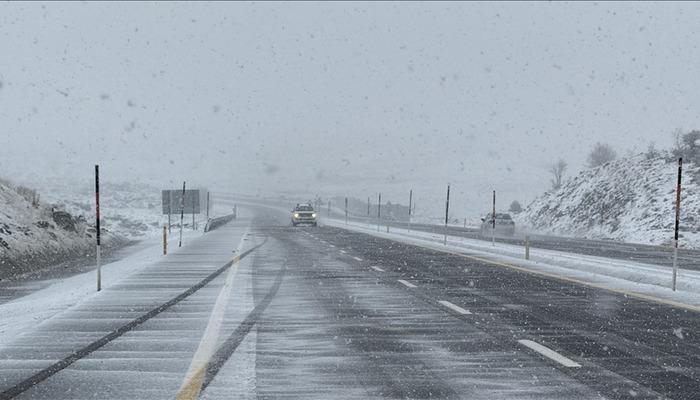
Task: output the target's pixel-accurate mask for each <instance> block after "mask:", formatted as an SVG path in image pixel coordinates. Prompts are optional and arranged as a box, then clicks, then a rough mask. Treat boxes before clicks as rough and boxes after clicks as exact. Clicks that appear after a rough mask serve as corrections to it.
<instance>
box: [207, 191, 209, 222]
mask: <svg viewBox="0 0 700 400" xmlns="http://www.w3.org/2000/svg"><path fill="white" fill-rule="evenodd" d="M207 221H209V191H208V190H207Z"/></svg>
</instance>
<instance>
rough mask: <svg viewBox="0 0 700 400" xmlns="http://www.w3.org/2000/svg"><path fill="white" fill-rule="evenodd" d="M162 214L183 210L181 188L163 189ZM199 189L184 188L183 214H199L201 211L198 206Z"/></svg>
mask: <svg viewBox="0 0 700 400" xmlns="http://www.w3.org/2000/svg"><path fill="white" fill-rule="evenodd" d="M162 193H163V214H164V215H167V214H177V213H179V212H181V211H183V210H181V208H182V203H181V202H180V201H181V199H182V190H163V191H162ZM199 199H200V197H199V189H190V190H185V203H184V205H185V207H184V213H185V214H199V213H201V211H200V208H199Z"/></svg>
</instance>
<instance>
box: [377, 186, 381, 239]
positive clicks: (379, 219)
mask: <svg viewBox="0 0 700 400" xmlns="http://www.w3.org/2000/svg"><path fill="white" fill-rule="evenodd" d="M381 223H382V194H381V193H379V201H377V232H379V227H380V225H381Z"/></svg>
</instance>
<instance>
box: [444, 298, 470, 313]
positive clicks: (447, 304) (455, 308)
mask: <svg viewBox="0 0 700 400" xmlns="http://www.w3.org/2000/svg"><path fill="white" fill-rule="evenodd" d="M438 303H440V304H442V305H443V306H445V307H447V308H449V309H451V310H452V311H457V312H458V313H460V314H471V312H470V311H469V310H465V309H463V308H462V307H460V306H458V305H456V304H453V303H450V302H449V301H447V300H440V301H438Z"/></svg>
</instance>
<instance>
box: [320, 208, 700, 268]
mask: <svg viewBox="0 0 700 400" xmlns="http://www.w3.org/2000/svg"><path fill="white" fill-rule="evenodd" d="M333 217H334V218H338V219H343V218H345V217H344V216H343V215H340V214H334V215H333ZM352 220H353V221H360V222H366V221H367V219H366V218H352ZM376 222H377V221H376V219H373V220H370V223H373V224H376ZM386 223H387V222H386V221H383V222H382V226H385V225H386ZM389 224H390V226H392V227H397V228H404V229H407V228H408V227H409V224H408V223H407V222H398V221H391V222H389ZM410 227H411V229H412V230H416V231H421V232H430V233H437V234H444V233H445V227H444V226H441V225H433V224H415V223H414V224H411V225H410ZM447 234H448V235H452V236H459V237H466V238H470V239H478V240H485V241H489V242H490V241H491V236H489V235H486V236H482V235H481V234H480V233H479V230H478V229H474V228H469V227H467V228H464V227H460V226H454V225H448V226H447ZM672 235H673V232H669V239H671V238H672ZM524 239H525V234H524V233H522V232H519V233H516V235H514V236H510V237H509V236H501V235H499V236H496V237H495V240H496V242H499V243H508V244H513V245H518V246H522V245H523V242H524ZM529 240H530V246H531V247H532V248H535V249H538V248H539V249H546V250H558V251H563V252H567V253H574V254H583V255H589V256H598V257H606V258H614V259H619V260H628V261H634V262H641V263H645V264H652V265H659V266H663V267H669V268H670V267H672V265H673V249H672V248H671V247H669V246H653V245H646V244H638V243H625V242H620V241H614V240H595V239H584V238H573V237H563V236H553V235H543V234H537V233H531V234H529ZM681 241H682V239H681ZM678 265H679V267H680V268H683V269H690V270H696V271H700V250H693V249H684V248H680V249H679V250H678Z"/></svg>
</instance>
